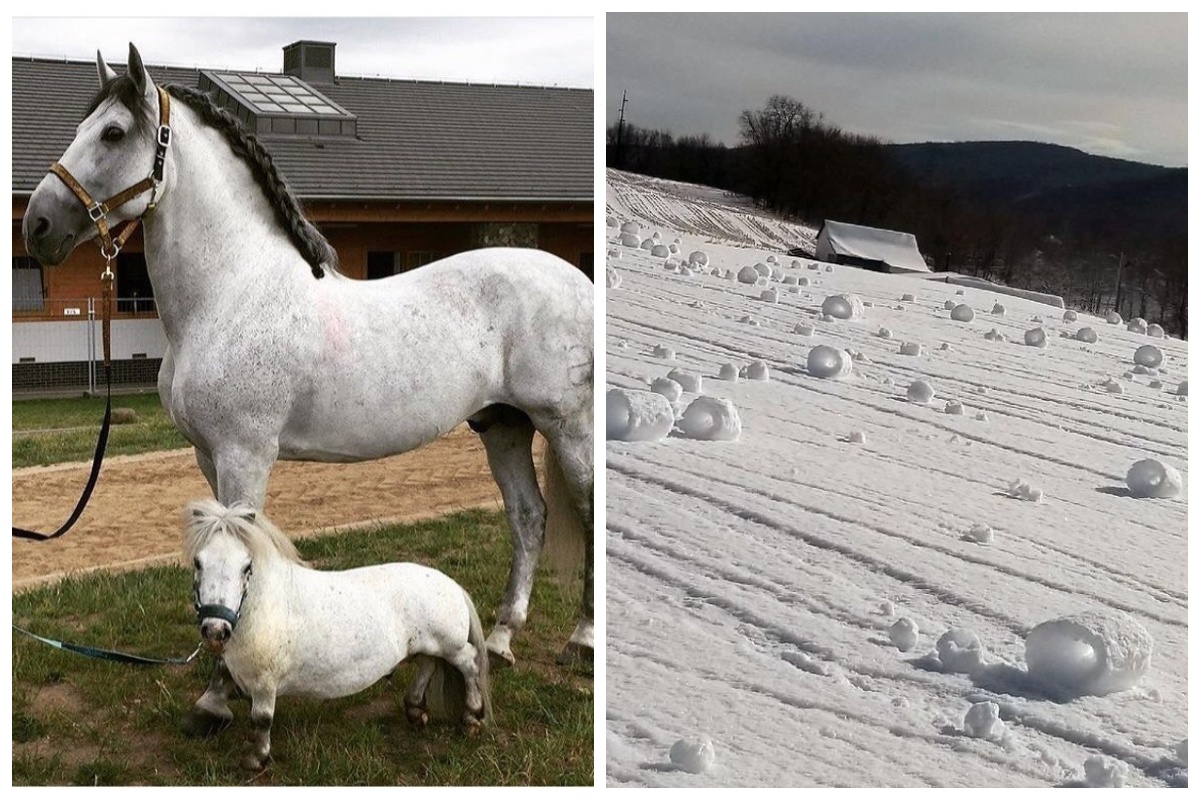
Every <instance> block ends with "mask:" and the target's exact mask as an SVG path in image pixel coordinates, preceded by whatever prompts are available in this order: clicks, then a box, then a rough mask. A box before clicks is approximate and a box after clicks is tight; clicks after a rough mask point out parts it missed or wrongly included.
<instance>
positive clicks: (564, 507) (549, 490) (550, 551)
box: [542, 446, 589, 581]
mask: <svg viewBox="0 0 1200 800" xmlns="http://www.w3.org/2000/svg"><path fill="white" fill-rule="evenodd" d="M542 465H543V471H544V473H545V484H546V485H545V491H544V494H545V497H546V540H545V544H544V545H543V546H542V555H543V556H544V557H545V558H546V560H547V561H549V562H550V566H551V567H552V568H553V569H554V572H555V574H557V575H558V578H559V580H560V581H566V580H569V579H570V578H572V577H573V576H574V574H575V569H576V567H578V566H579V564H581V563H582V562H583V557H584V553H585V548H586V547H587V537H588V535H589V532H588V531H586V530H584V527H583V524H582V523H581V522H580V519H579V512H578V511H577V510H576V508H575V502H574V500H573V499H572V498H571V492H570V490H569V489H568V488H567V479H566V476H564V475H563V471H562V465H561V464H559V461H558V456H556V455H555V454H554V448H553V447H549V446H547V447H546V450H545V456H544V458H543V460H542Z"/></svg>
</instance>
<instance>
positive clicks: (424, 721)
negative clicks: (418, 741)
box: [404, 706, 429, 729]
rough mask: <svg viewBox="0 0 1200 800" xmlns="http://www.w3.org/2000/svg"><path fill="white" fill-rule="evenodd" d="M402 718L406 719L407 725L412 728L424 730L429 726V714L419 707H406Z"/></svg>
mask: <svg viewBox="0 0 1200 800" xmlns="http://www.w3.org/2000/svg"><path fill="white" fill-rule="evenodd" d="M404 716H406V717H408V724H410V725H412V726H413V727H414V728H418V729H420V728H424V727H425V726H426V725H428V724H429V712H428V711H426V710H425V709H423V708H420V707H419V706H406V707H405V709H404Z"/></svg>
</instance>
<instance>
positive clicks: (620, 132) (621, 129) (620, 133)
mask: <svg viewBox="0 0 1200 800" xmlns="http://www.w3.org/2000/svg"><path fill="white" fill-rule="evenodd" d="M625 101H626V97H625V90H622V91H621V116H620V118H619V119H618V120H617V153H616V155H617V163H616V165H615V166H617V167H623V166H625V150H624V147H623V145H624V139H625Z"/></svg>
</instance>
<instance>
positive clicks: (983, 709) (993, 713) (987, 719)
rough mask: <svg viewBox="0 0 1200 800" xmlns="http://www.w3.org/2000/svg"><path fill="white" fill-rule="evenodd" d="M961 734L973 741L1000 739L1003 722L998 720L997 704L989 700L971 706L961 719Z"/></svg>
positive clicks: (1002, 733)
mask: <svg viewBox="0 0 1200 800" xmlns="http://www.w3.org/2000/svg"><path fill="white" fill-rule="evenodd" d="M963 733H965V734H967V736H970V737H971V738H973V739H990V740H992V741H998V740H999V739H1002V738H1003V737H1004V721H1003V720H1001V719H1000V706H999V704H997V703H993V702H992V701H990V700H986V701H984V702H982V703H975V704H973V705H972V706H971V707H970V708H969V709H967V713H966V716H964V717H963Z"/></svg>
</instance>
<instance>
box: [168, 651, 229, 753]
mask: <svg viewBox="0 0 1200 800" xmlns="http://www.w3.org/2000/svg"><path fill="white" fill-rule="evenodd" d="M235 688H236V684H234V682H233V676H231V675H230V674H229V670H228V668H226V666H225V660H224V659H221V658H218V659H217V663H216V664H214V665H213V671H212V677H210V678H209V679H208V688H207V689H206V690H205V691H204V694H202V695H200V699H199V700H197V701H196V705H195V706H193V707H192V710H191V711H189V712H188V713H187V714H185V715H184V717H183V723H182V725H181V727H182V728H183V732H184V733H186V734H187V735H188V736H212V735H213V734H214V733H220V732H221V731H222V730H224V729H225V728H226V727H227V726H228V725H229V723H231V722H233V711H232V709H230V708H229V695H230V694H232V693H233V690H234V689H235Z"/></svg>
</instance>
